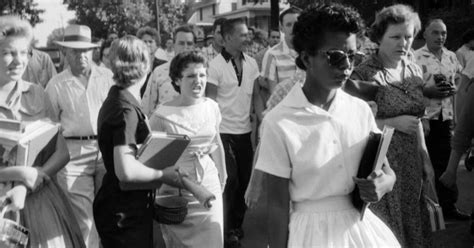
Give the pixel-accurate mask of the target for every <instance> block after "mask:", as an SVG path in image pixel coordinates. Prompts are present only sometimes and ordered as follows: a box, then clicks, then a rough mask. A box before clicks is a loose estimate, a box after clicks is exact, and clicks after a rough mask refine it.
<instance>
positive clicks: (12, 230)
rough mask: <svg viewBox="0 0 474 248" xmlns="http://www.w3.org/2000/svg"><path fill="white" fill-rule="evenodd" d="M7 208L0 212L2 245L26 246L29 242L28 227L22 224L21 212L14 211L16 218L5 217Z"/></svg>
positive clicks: (12, 247) (0, 245)
mask: <svg viewBox="0 0 474 248" xmlns="http://www.w3.org/2000/svg"><path fill="white" fill-rule="evenodd" d="M6 209H7V208H6V207H4V208H3V209H2V211H1V213H0V247H8V248H10V247H11V248H14V247H26V244H27V243H28V233H29V232H28V229H26V228H25V227H24V226H22V225H20V224H19V223H20V213H19V212H18V211H14V212H12V213H14V214H15V220H10V219H7V218H5V214H6V212H7V210H6Z"/></svg>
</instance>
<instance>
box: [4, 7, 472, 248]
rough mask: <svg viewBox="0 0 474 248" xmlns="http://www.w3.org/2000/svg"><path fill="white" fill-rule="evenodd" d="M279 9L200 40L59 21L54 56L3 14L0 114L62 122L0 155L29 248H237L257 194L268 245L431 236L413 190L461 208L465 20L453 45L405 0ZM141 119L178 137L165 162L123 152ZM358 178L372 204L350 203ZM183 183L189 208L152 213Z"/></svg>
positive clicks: (222, 24)
mask: <svg viewBox="0 0 474 248" xmlns="http://www.w3.org/2000/svg"><path fill="white" fill-rule="evenodd" d="M279 24H280V29H279V30H268V31H266V32H261V31H259V30H257V29H255V28H253V27H248V26H247V23H246V22H245V20H243V19H222V18H221V19H217V20H215V22H214V25H213V27H212V34H209V35H208V36H206V38H205V39H204V40H200V41H198V40H197V38H196V34H195V33H194V31H193V29H192V28H191V27H189V26H186V25H183V26H179V27H176V28H175V29H174V33H173V35H172V37H171V38H170V39H167V40H166V41H164V42H162V41H161V39H160V35H159V33H158V32H157V30H156V29H154V28H151V27H142V28H140V29H139V30H138V32H137V33H136V35H125V36H123V37H118V35H117V34H115V33H110V34H108V35H107V38H106V39H105V40H99V39H96V38H92V37H91V33H92V32H91V28H92V29H93V28H94V27H87V26H84V25H70V26H68V27H67V28H66V29H65V36H64V39H63V40H62V41H56V44H57V45H58V46H59V47H60V50H61V53H62V54H63V57H64V58H63V62H62V63H61V65H60V66H59V67H58V68H56V67H55V65H54V64H53V63H52V60H51V58H50V57H49V56H48V54H46V53H44V52H41V51H39V50H37V49H34V48H32V47H31V45H30V43H31V40H32V27H31V25H30V24H29V23H28V22H26V21H24V20H21V19H19V18H18V17H15V16H2V17H0V118H3V119H13V120H22V121H33V120H38V119H42V118H49V119H50V120H51V121H53V122H56V123H59V124H60V125H61V132H60V133H59V134H58V135H57V136H56V137H55V139H54V140H53V141H54V142H52V143H51V144H49V145H48V147H47V149H44V151H43V152H42V153H41V159H37V160H36V163H35V165H34V166H33V167H20V166H14V165H12V164H8V163H7V162H6V161H3V163H2V168H1V169H0V182H3V183H7V182H13V184H12V188H11V189H9V190H8V191H7V192H6V198H7V199H9V200H8V201H5V202H4V207H5V208H8V209H10V210H13V211H18V210H21V213H22V215H21V216H22V218H21V221H22V223H23V224H24V225H25V226H26V227H27V228H28V229H29V230H30V234H29V247H89V248H98V247H104V248H106V247H158V246H159V243H157V240H158V236H160V235H161V236H162V239H163V240H164V242H165V244H166V247H239V246H240V241H241V240H242V238H243V237H244V235H245V233H244V230H243V228H242V224H243V221H244V219H245V215H246V211H247V210H248V209H249V208H250V209H252V208H255V207H256V206H257V205H259V204H260V203H259V202H260V201H261V196H262V195H264V194H265V195H267V197H268V203H267V207H268V209H267V211H266V213H267V215H266V218H265V221H266V222H267V225H268V229H267V230H261V231H262V235H265V236H266V237H268V244H269V245H270V247H432V246H433V240H432V238H433V233H432V230H431V226H430V221H429V213H428V208H427V200H426V197H427V198H430V199H431V200H434V201H436V202H438V203H439V204H440V206H441V207H442V210H443V214H444V216H445V218H447V219H456V220H468V219H469V215H467V214H466V213H463V212H462V211H460V210H459V209H458V208H457V207H456V201H457V198H458V190H457V187H456V171H457V167H458V164H459V162H460V160H461V158H462V156H464V155H465V154H466V153H467V154H468V155H467V157H466V167H467V168H468V170H472V164H473V163H474V158H473V157H472V156H471V154H470V149H471V141H472V138H473V135H474V123H473V120H474V117H473V116H474V113H473V111H474V110H473V107H474V105H473V104H474V103H473V99H474V95H473V94H474V90H473V88H471V87H470V85H471V83H472V81H473V77H474V29H473V30H467V31H466V33H465V34H463V41H464V44H463V46H462V47H460V48H459V49H458V50H457V51H456V52H453V51H449V50H448V49H447V48H445V47H444V43H445V41H446V37H447V35H448V31H449V30H447V28H446V25H445V24H444V22H443V20H442V19H432V20H429V21H428V22H427V23H421V21H420V18H419V16H418V14H417V13H416V12H415V11H414V10H413V9H412V8H411V7H410V6H407V5H401V4H397V5H392V6H388V7H385V8H383V9H382V10H379V12H377V14H376V16H375V20H374V22H373V23H372V24H370V25H365V23H364V21H363V20H362V19H361V17H360V15H359V13H358V12H357V10H355V9H353V8H351V7H347V6H345V5H341V4H314V5H310V6H308V7H307V8H306V9H304V10H301V9H299V8H296V7H290V8H288V9H285V10H283V11H282V12H281V13H280V16H279ZM419 33H420V34H421V35H422V36H423V38H424V40H425V45H424V46H422V47H421V48H419V49H417V50H414V49H413V48H412V43H413V41H414V39H415V37H416V36H417V35H418V34H419ZM450 35H451V34H450ZM161 44H163V46H161ZM198 44H200V45H198ZM384 126H391V127H393V128H394V129H395V132H394V135H393V139H392V142H391V145H390V148H389V151H388V153H387V158H386V161H385V163H384V166H383V167H382V169H381V170H378V171H374V172H373V173H372V174H371V175H370V176H369V177H368V178H357V177H356V175H357V171H358V168H359V162H360V160H361V157H362V154H363V153H364V149H365V145H366V144H367V141H368V138H369V135H370V133H372V132H375V133H380V130H382V129H383V128H384ZM152 131H161V132H167V133H176V134H185V135H187V136H189V137H190V139H191V142H190V144H189V146H188V147H187V148H186V149H185V150H184V152H183V155H182V156H181V157H180V159H179V160H178V161H177V162H176V164H175V166H172V167H167V168H165V169H163V170H158V169H154V168H150V167H147V166H145V165H143V164H142V163H141V162H139V161H138V160H137V159H136V156H135V155H136V151H137V147H138V146H139V145H140V144H142V143H143V142H144V141H145V139H146V138H147V137H148V136H149V134H150V133H151V132H152ZM1 152H5V151H1ZM3 157H4V155H3ZM183 178H186V179H189V180H191V181H193V182H194V183H196V184H198V185H201V186H203V187H204V188H205V189H206V190H207V191H209V192H210V193H212V194H213V195H214V196H215V200H214V201H213V204H212V207H209V206H207V205H205V204H203V203H202V202H201V201H200V199H199V197H197V196H196V195H193V193H191V192H190V191H188V190H183V188H185V186H184V184H183ZM355 187H357V188H358V189H359V191H360V192H361V198H362V200H364V201H366V202H370V203H372V204H371V205H370V209H369V210H367V212H366V213H365V215H364V218H363V219H361V217H360V212H359V211H358V210H357V209H356V208H355V207H354V206H353V205H352V203H351V200H350V195H351V192H352V191H353V190H354V188H355ZM178 194H179V195H182V196H183V197H184V198H185V199H186V200H187V202H188V207H187V208H188V212H187V215H186V218H185V219H184V221H183V222H182V223H180V224H176V225H167V224H163V223H158V222H157V221H155V220H154V219H156V218H155V213H154V202H155V197H157V196H160V195H178ZM425 196H426V197H425Z"/></svg>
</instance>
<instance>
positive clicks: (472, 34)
mask: <svg viewBox="0 0 474 248" xmlns="http://www.w3.org/2000/svg"><path fill="white" fill-rule="evenodd" d="M471 40H474V29H468V30H467V31H466V32H464V34H463V35H462V43H463V44H466V43H469V42H470V41H471Z"/></svg>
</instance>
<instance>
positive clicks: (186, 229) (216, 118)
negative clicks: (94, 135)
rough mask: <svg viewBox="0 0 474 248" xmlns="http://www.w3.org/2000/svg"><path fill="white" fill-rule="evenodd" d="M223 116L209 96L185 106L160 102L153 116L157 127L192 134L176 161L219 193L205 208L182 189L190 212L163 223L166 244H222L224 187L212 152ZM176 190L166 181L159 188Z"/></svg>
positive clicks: (167, 191) (165, 192) (171, 192)
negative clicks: (175, 221) (172, 222)
mask: <svg viewBox="0 0 474 248" xmlns="http://www.w3.org/2000/svg"><path fill="white" fill-rule="evenodd" d="M220 120H221V115H220V111H219V107H218V105H217V103H216V102H214V101H213V100H211V99H209V98H206V99H205V100H204V101H203V102H201V103H198V104H196V105H192V106H186V107H174V106H165V105H159V106H158V107H157V109H156V111H155V112H154V113H153V115H152V116H151V118H150V126H151V129H152V130H154V131H162V132H167V133H178V134H185V135H188V136H189V137H190V138H191V143H190V144H189V146H188V148H187V149H186V150H185V151H184V153H183V155H182V156H181V158H180V159H179V160H178V162H177V163H176V165H177V166H178V167H179V168H180V169H181V170H183V171H185V172H187V173H188V175H189V177H190V178H191V179H192V180H193V181H195V182H197V183H199V184H201V185H202V186H204V187H205V188H206V189H207V190H209V191H210V192H212V193H213V194H214V195H215V196H216V200H215V201H212V208H211V209H206V208H204V207H203V206H202V204H200V203H199V202H198V201H197V200H196V198H194V196H193V195H191V194H190V193H189V192H187V191H185V190H183V196H184V197H186V198H187V200H188V201H189V205H188V215H187V216H186V219H185V220H184V222H183V223H181V224H179V225H161V231H162V234H163V239H164V241H165V243H166V247H173V248H174V247H223V208H222V189H221V183H220V182H219V175H218V174H219V173H218V170H217V168H216V165H215V164H214V161H213V160H212V159H211V157H210V156H209V154H210V153H212V152H213V151H215V149H217V144H216V142H215V141H216V138H217V135H219V133H218V127H219V124H220ZM177 194H178V189H177V188H174V187H171V186H168V185H165V184H163V185H162V186H161V188H160V189H159V190H158V195H177Z"/></svg>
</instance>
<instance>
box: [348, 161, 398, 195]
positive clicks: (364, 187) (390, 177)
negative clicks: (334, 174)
mask: <svg viewBox="0 0 474 248" xmlns="http://www.w3.org/2000/svg"><path fill="white" fill-rule="evenodd" d="M353 180H354V182H355V183H356V184H357V186H358V187H359V192H360V197H361V199H362V200H364V201H365V202H378V201H380V199H382V197H383V196H384V195H385V194H386V193H388V192H390V191H392V189H393V185H394V184H395V181H396V176H395V172H394V171H393V170H392V168H390V165H389V164H388V160H387V158H385V162H384V165H383V166H382V169H381V170H377V171H373V172H372V173H371V174H370V175H369V176H368V177H367V178H366V179H364V178H357V177H354V178H353Z"/></svg>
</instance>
